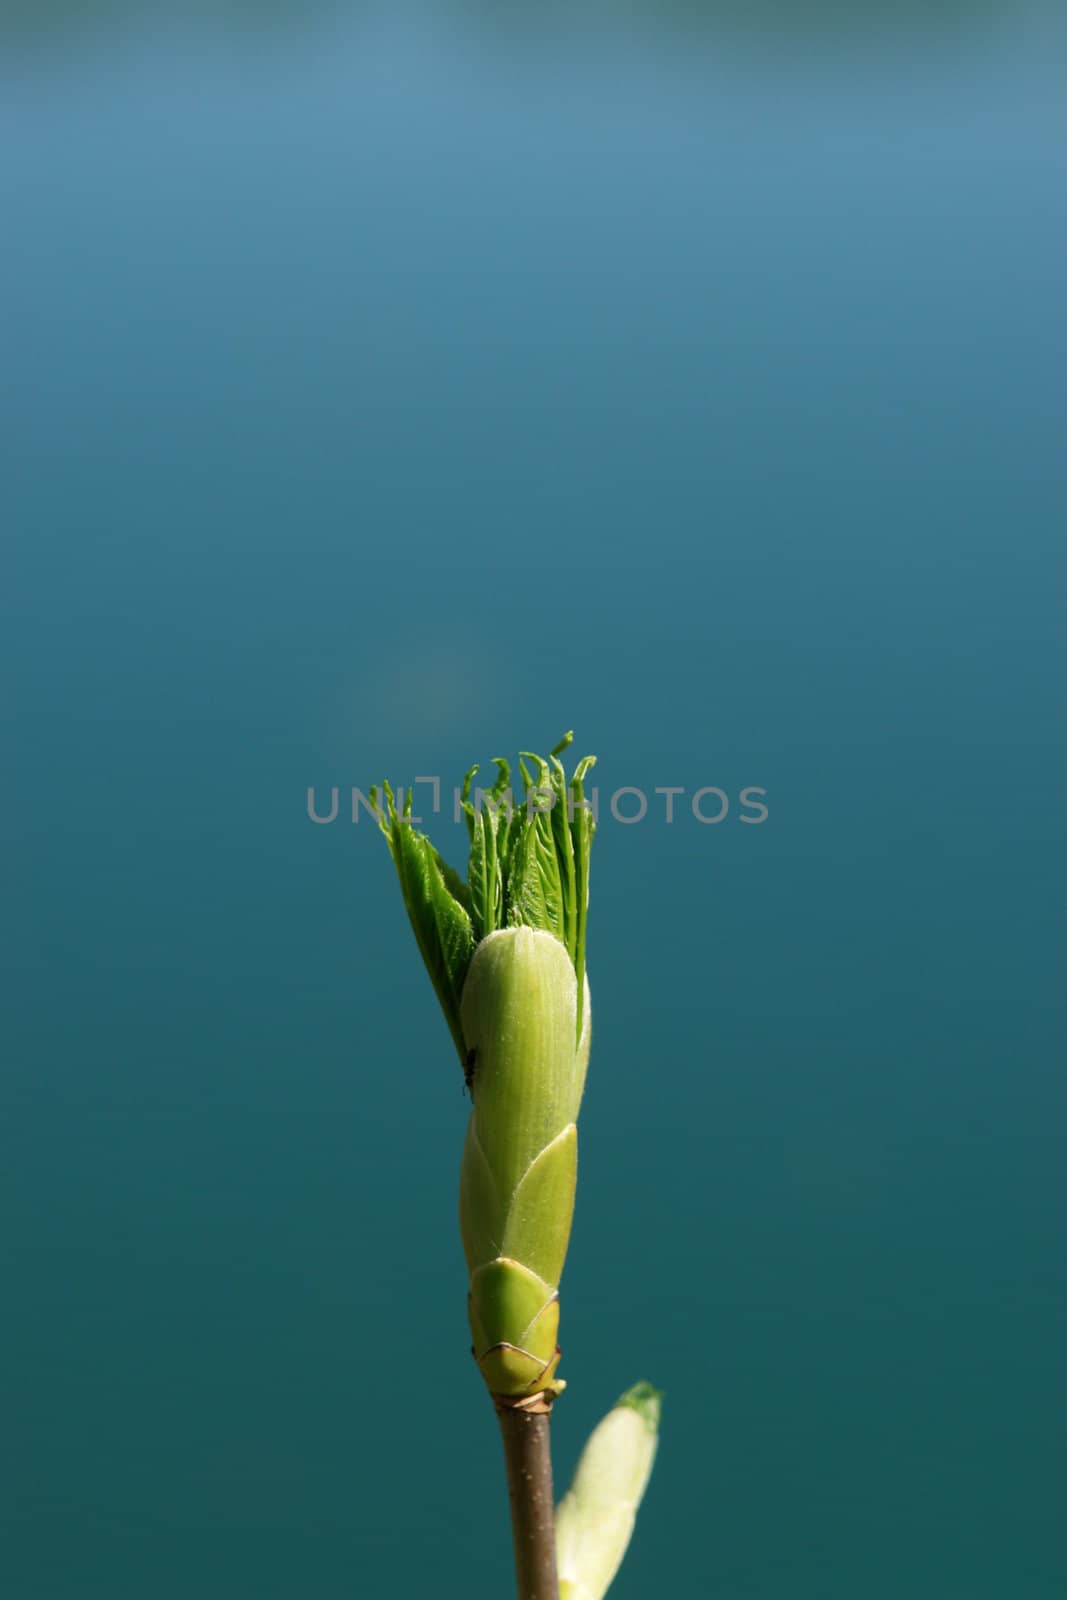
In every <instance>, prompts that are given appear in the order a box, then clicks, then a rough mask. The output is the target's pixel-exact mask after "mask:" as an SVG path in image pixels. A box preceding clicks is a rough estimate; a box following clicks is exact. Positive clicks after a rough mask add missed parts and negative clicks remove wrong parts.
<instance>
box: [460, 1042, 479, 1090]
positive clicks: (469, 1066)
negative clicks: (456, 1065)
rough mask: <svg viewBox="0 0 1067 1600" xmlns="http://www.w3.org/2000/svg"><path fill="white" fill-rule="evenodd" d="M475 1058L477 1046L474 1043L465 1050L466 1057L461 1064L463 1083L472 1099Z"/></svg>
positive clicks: (476, 1056)
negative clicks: (470, 1047)
mask: <svg viewBox="0 0 1067 1600" xmlns="http://www.w3.org/2000/svg"><path fill="white" fill-rule="evenodd" d="M477 1058H478V1047H477V1045H475V1046H474V1047H473V1048H472V1049H470V1050H468V1051H467V1059H466V1061H465V1062H464V1064H463V1083H464V1086H465V1088H466V1090H467V1093H468V1094H469V1095H470V1097H471V1099H472V1100H473V1099H474V1067H475V1063H476V1061H477Z"/></svg>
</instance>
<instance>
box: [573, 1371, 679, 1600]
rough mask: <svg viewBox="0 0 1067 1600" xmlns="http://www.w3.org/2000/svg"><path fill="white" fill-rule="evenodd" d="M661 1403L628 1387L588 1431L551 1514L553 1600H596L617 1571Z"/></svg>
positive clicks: (643, 1387) (649, 1392)
mask: <svg viewBox="0 0 1067 1600" xmlns="http://www.w3.org/2000/svg"><path fill="white" fill-rule="evenodd" d="M662 1398H663V1397H662V1395H661V1394H660V1393H659V1391H658V1390H657V1389H654V1388H653V1387H652V1385H651V1384H650V1383H637V1384H634V1386H633V1388H632V1389H628V1390H627V1391H626V1393H625V1394H624V1395H623V1396H622V1397H621V1399H620V1400H619V1401H618V1402H617V1404H616V1405H615V1407H614V1408H613V1409H612V1410H611V1411H609V1412H608V1414H607V1416H606V1417H605V1418H604V1419H603V1421H602V1422H600V1423H598V1425H597V1426H596V1427H595V1428H594V1429H593V1432H592V1433H591V1434H590V1436H589V1439H588V1441H587V1443H586V1446H585V1449H584V1450H583V1451H582V1455H581V1459H580V1461H579V1462H578V1468H577V1471H576V1472H575V1474H574V1481H573V1483H572V1484H571V1486H570V1489H569V1490H568V1491H567V1493H566V1494H565V1495H564V1497H563V1499H562V1500H561V1501H560V1504H559V1506H558V1508H557V1510H556V1560H557V1563H558V1567H559V1593H560V1600H602V1596H603V1595H605V1594H606V1593H607V1591H608V1588H609V1586H610V1584H611V1582H612V1579H613V1578H614V1577H615V1574H616V1573H617V1572H618V1570H619V1567H620V1565H621V1564H622V1558H623V1556H624V1555H625V1554H626V1548H627V1546H628V1544H629V1543H630V1535H631V1534H632V1533H633V1528H634V1519H635V1517H636V1516H637V1508H638V1506H639V1505H640V1504H641V1499H642V1496H643V1495H644V1492H645V1488H646V1487H647V1484H648V1480H649V1476H650V1475H651V1472H652V1463H653V1461H654V1460H655V1457H656V1445H657V1443H658V1439H659V1419H660V1410H661V1405H662Z"/></svg>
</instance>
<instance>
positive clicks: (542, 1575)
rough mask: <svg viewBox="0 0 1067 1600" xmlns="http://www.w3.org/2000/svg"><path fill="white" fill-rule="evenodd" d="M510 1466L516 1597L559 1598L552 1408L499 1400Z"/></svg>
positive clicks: (523, 1598) (554, 1599)
mask: <svg viewBox="0 0 1067 1600" xmlns="http://www.w3.org/2000/svg"><path fill="white" fill-rule="evenodd" d="M496 1413H497V1416H498V1417H499V1418H500V1431H501V1433H502V1434H503V1437H504V1459H505V1460H506V1462H507V1468H508V1496H509V1498H510V1500H511V1529H512V1534H513V1535H514V1540H515V1579H516V1583H517V1593H518V1600H559V1580H558V1578H557V1576H556V1524H555V1504H554V1501H553V1498H552V1456H551V1453H550V1449H549V1437H548V1424H549V1406H548V1405H542V1406H540V1407H538V1408H537V1409H526V1408H524V1407H522V1406H515V1405H509V1404H508V1403H507V1402H506V1401H503V1402H502V1401H500V1400H497V1402H496Z"/></svg>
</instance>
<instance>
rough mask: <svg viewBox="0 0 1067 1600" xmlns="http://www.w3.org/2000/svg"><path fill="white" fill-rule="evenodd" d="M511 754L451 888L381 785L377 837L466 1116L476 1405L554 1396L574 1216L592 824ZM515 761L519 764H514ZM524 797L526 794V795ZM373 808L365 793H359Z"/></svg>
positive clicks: (578, 779)
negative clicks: (478, 1377) (494, 1399)
mask: <svg viewBox="0 0 1067 1600" xmlns="http://www.w3.org/2000/svg"><path fill="white" fill-rule="evenodd" d="M571 737H572V735H571V734H569V733H568V734H567V735H566V736H565V737H564V738H563V740H561V742H560V743H559V744H558V745H557V746H556V748H555V749H554V750H553V751H552V752H551V754H550V756H549V758H548V760H547V761H545V760H543V759H542V758H541V757H540V756H535V755H529V754H524V756H523V758H522V759H520V762H519V767H520V771H521V773H522V778H523V783H524V785H525V794H524V795H523V797H522V799H521V800H517V798H516V797H515V796H513V795H512V793H511V787H510V768H509V766H508V763H507V762H506V761H503V760H498V761H497V762H496V763H495V765H496V767H497V777H496V781H495V782H494V784H493V786H492V787H491V788H490V789H489V790H488V791H486V793H485V795H484V796H482V797H481V803H476V802H477V801H478V800H479V795H478V794H477V793H476V794H475V800H474V801H472V800H471V798H470V796H471V785H472V782H473V779H474V776H475V773H476V772H477V768H476V767H472V768H471V770H470V771H469V772H468V773H467V776H466V779H465V781H464V784H463V789H462V794H461V800H462V806H463V811H464V816H465V818H466V823H467V831H468V835H469V839H470V857H469V861H468V865H467V877H466V881H464V880H463V879H461V878H460V877H459V876H458V874H457V873H455V872H454V871H453V870H452V868H451V867H449V866H448V864H447V863H446V862H445V861H444V860H443V859H442V858H441V856H440V855H438V853H437V851H436V850H435V849H434V847H433V845H432V844H431V843H430V841H429V839H428V838H426V836H425V835H424V834H421V833H419V832H417V831H416V829H415V828H414V826H413V825H412V823H411V820H410V818H411V807H412V795H411V791H410V790H409V791H408V793H407V794H406V795H405V794H404V793H403V792H401V794H400V795H399V796H397V797H396V798H395V799H394V796H393V793H392V790H391V789H390V788H389V786H388V784H386V785H385V786H384V788H383V797H384V808H383V809H382V810H381V811H380V813H379V821H380V823H381V827H382V831H383V833H384V834H385V837H386V840H387V842H388V844H389V850H390V853H391V855H392V857H393V862H394V865H395V866H396V870H397V875H398V877H399V879H400V886H401V890H402V892H403V896H404V904H405V907H406V909H407V913H408V917H409V920H410V922H411V926H412V930H413V932H414V934H415V938H416V941H417V943H418V946H419V950H420V952H421V954H422V958H423V961H424V962H425V964H426V969H427V971H428V973H429V975H430V978H431V980H432V982H433V985H434V988H435V990H436V992H437V997H438V999H439V1000H440V1002H441V1009H442V1011H443V1012H444V1016H445V1020H446V1022H447V1023H448V1027H449V1030H450V1032H451V1034H452V1039H453V1042H454V1043H455V1046H456V1049H457V1052H458V1054H459V1057H460V1060H461V1062H462V1063H463V1068H464V1073H465V1075H466V1081H467V1086H468V1088H469V1089H470V1094H471V1100H472V1103H473V1110H472V1112H471V1118H470V1125H469V1127H468V1130H467V1139H466V1144H465V1146H464V1151H463V1160H462V1166H461V1172H460V1227H461V1231H462V1235H463V1247H464V1251H465V1253H466V1257H467V1266H468V1270H469V1273H470V1295H469V1300H468V1306H469V1313H470V1326H471V1334H472V1337H473V1340H474V1354H475V1357H476V1359H477V1361H478V1365H479V1367H480V1368H481V1371H482V1374H483V1376H484V1378H485V1380H486V1383H487V1384H488V1385H489V1388H490V1390H491V1391H492V1393H494V1394H497V1395H502V1396H508V1397H510V1398H517V1397H520V1396H528V1395H535V1394H538V1393H541V1392H543V1391H547V1390H552V1391H555V1390H558V1389H560V1388H562V1384H561V1383H560V1382H559V1380H558V1379H556V1378H555V1370H556V1366H557V1364H558V1362H559V1350H558V1347H557V1343H556V1334H557V1328H558V1324H559V1298H558V1291H559V1281H560V1276H561V1274H562V1272H563V1262H564V1257H565V1256H566V1253H567V1242H568V1240H569V1238H570V1231H571V1219H572V1217H573V1214H574V1188H575V1180H576V1175H577V1159H578V1158H577V1150H578V1133H577V1128H576V1125H575V1124H576V1120H577V1116H578V1107H579V1105H580V1103H581V1098H582V1090H583V1088H584V1085H585V1074H586V1068H587V1066H588V1062H589V1042H590V1002H589V985H588V982H587V980H586V976H585V946H586V923H587V916H588V906H589V852H590V847H591V845H592V840H593V832H594V824H593V817H592V813H591V812H590V810H589V809H588V807H587V806H586V804H585V802H584V796H583V791H582V780H583V778H584V777H585V775H586V773H587V772H588V771H589V770H590V768H591V767H592V765H593V760H594V758H593V757H591V756H587V757H586V758H585V759H584V760H583V761H580V762H579V763H578V765H577V766H576V768H575V770H574V773H573V775H572V777H571V778H570V780H569V781H568V779H567V778H566V775H565V773H564V770H563V767H562V765H561V764H560V761H559V754H560V752H561V751H562V750H564V749H565V748H566V747H567V746H568V745H569V744H570V742H571ZM527 762H530V763H531V764H532V765H531V766H527ZM535 791H536V792H535ZM371 796H372V799H373V801H374V803H375V804H376V805H377V803H378V792H377V790H375V789H372V790H371Z"/></svg>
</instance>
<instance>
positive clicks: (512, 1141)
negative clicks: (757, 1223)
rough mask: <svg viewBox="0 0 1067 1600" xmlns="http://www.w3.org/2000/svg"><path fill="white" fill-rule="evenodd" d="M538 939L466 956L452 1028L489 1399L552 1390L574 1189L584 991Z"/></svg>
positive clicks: (562, 955) (476, 1317)
mask: <svg viewBox="0 0 1067 1600" xmlns="http://www.w3.org/2000/svg"><path fill="white" fill-rule="evenodd" d="M577 993H578V985H577V981H576V976H575V971H574V967H573V965H572V964H571V960H570V957H569V956H568V954H567V951H566V949H565V947H564V946H563V945H562V944H561V943H560V942H559V940H558V939H556V938H555V937H554V936H553V935H552V934H550V933H544V932H542V931H540V930H536V929H533V928H508V929H506V930H504V931H502V932H498V933H491V934H490V935H489V937H488V938H487V939H483V940H482V942H481V944H480V945H479V946H478V948H477V950H476V951H475V953H474V959H473V961H472V962H471V967H470V972H469V974H468V977H467V981H466V984H465V985H464V989H463V999H462V1004H461V1007H460V1018H461V1023H462V1028H463V1036H464V1040H465V1042H466V1044H467V1047H468V1051H469V1056H468V1059H469V1060H470V1061H471V1063H472V1073H471V1095H472V1099H473V1101H474V1107H473V1110H472V1112H471V1118H470V1124H469V1126H468V1129H467V1140H466V1144H465V1146H464V1151H463V1161H462V1165H461V1169H460V1203H459V1210H460V1231H461V1233H462V1236H463V1248H464V1251H465V1253H466V1257H467V1267H468V1270H469V1272H470V1299H469V1311H470V1324H471V1334H472V1337H473V1339H474V1355H475V1359H476V1360H477V1362H478V1365H479V1367H480V1368H481V1371H482V1375H483V1376H484V1378H485V1381H486V1383H487V1384H488V1385H489V1388H490V1390H491V1391H492V1393H494V1394H498V1395H507V1396H512V1397H514V1396H519V1395H530V1394H536V1393H538V1392H540V1391H541V1390H545V1389H550V1390H552V1391H553V1392H554V1391H556V1390H558V1389H559V1388H561V1387H562V1384H560V1383H559V1382H558V1381H557V1380H555V1379H554V1374H555V1370H556V1366H557V1364H558V1361H559V1352H558V1349H557V1346H556V1333H557V1329H558V1326H559V1294H558V1290H559V1280H560V1276H561V1274H562V1272H563V1261H564V1257H565V1256H566V1253H567V1242H568V1239H569V1238H570V1231H571V1218H572V1216H573V1214H574V1188H575V1182H576V1179H577V1161H578V1129H577V1127H576V1119H577V1116H578V1106H579V1104H580V1102H581V1098H582V1089H583V1087H584V1083H585V1071H586V1065H587V1063H588V1060H589V1041H590V1004H589V986H588V983H586V984H585V995H586V999H585V1005H584V1006H583V1024H582V1035H581V1038H580V1039H577V1040H576V1038H575V1023H576V1008H577Z"/></svg>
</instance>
